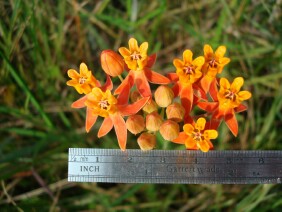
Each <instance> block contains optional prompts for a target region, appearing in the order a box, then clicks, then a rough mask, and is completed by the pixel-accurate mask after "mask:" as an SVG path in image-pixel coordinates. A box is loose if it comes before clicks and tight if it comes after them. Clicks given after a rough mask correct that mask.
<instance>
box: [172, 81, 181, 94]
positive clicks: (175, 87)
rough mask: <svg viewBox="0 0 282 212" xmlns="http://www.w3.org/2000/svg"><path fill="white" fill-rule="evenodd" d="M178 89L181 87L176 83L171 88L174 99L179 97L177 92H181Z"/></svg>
mask: <svg viewBox="0 0 282 212" xmlns="http://www.w3.org/2000/svg"><path fill="white" fill-rule="evenodd" d="M180 87H181V86H180V84H179V83H178V82H177V83H175V84H174V86H173V87H172V91H173V93H174V97H177V96H179V92H180V90H181V88H180Z"/></svg>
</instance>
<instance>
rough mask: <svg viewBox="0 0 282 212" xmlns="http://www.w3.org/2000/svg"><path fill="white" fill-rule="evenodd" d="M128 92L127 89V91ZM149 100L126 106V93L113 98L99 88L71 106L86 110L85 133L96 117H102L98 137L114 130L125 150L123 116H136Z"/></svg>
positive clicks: (125, 137)
mask: <svg viewBox="0 0 282 212" xmlns="http://www.w3.org/2000/svg"><path fill="white" fill-rule="evenodd" d="M127 92H129V89H127ZM148 100H149V97H146V98H142V99H140V100H138V101H136V102H134V103H133V104H131V105H128V104H127V101H128V93H126V92H125V93H123V94H121V95H119V96H118V98H115V97H114V96H113V95H112V94H111V92H110V91H109V90H106V91H105V92H103V91H102V90H101V88H93V90H92V91H91V93H89V94H88V95H85V96H84V97H82V98H80V99H79V100H77V101H75V102H74V103H73V104H72V107H73V108H82V107H85V106H87V109H86V123H85V128H86V132H89V130H90V129H91V127H92V126H93V125H94V124H95V123H96V120H97V118H98V116H101V117H104V121H103V123H102V125H101V127H100V129H99V131H98V137H99V138H100V137H102V136H104V135H106V134H108V133H109V131H110V130H111V129H112V128H114V129H115V133H116V135H117V139H118V143H119V147H120V148H121V150H125V148H126V142H127V128H126V123H125V121H124V118H123V117H124V116H130V115H133V114H136V113H137V112H138V111H139V110H141V109H142V107H144V105H145V104H146V103H147V101H148Z"/></svg>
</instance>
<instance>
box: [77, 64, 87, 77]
mask: <svg viewBox="0 0 282 212" xmlns="http://www.w3.org/2000/svg"><path fill="white" fill-rule="evenodd" d="M79 71H80V74H81V75H87V73H88V68H87V65H86V64H85V63H81V64H80V66H79Z"/></svg>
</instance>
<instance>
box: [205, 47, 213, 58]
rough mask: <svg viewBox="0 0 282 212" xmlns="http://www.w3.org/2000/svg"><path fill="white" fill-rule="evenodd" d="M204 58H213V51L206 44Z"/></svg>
mask: <svg viewBox="0 0 282 212" xmlns="http://www.w3.org/2000/svg"><path fill="white" fill-rule="evenodd" d="M204 56H205V58H209V57H211V56H213V49H212V47H211V46H210V45H208V44H206V45H204Z"/></svg>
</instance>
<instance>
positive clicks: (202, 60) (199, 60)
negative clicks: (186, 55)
mask: <svg viewBox="0 0 282 212" xmlns="http://www.w3.org/2000/svg"><path fill="white" fill-rule="evenodd" d="M204 63H205V58H204V57H203V56H200V57H197V58H196V59H195V60H193V62H192V64H193V65H194V66H197V67H202V66H203V65H204Z"/></svg>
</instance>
